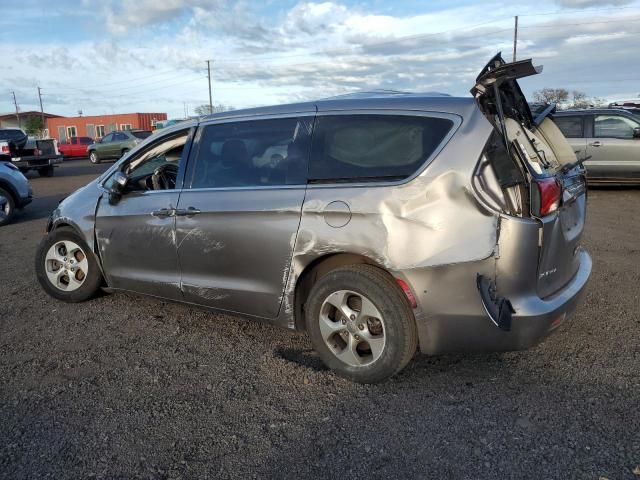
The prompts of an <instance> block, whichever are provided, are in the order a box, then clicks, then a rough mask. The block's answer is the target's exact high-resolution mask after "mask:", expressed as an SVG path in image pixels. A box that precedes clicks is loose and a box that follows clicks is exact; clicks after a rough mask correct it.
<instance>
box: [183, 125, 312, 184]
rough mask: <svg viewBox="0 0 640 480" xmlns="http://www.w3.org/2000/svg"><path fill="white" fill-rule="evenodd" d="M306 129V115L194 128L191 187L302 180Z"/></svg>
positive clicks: (294, 182) (304, 177)
mask: <svg viewBox="0 0 640 480" xmlns="http://www.w3.org/2000/svg"><path fill="white" fill-rule="evenodd" d="M311 127H312V120H311V119H310V118H284V119H274V120H252V121H244V122H234V123H221V124H217V125H207V126H205V127H203V129H201V131H200V139H199V141H198V152H197V154H196V160H195V168H194V170H193V176H192V180H191V187H192V188H209V187H214V188H218V187H254V186H266V185H300V184H305V183H306V181H307V158H308V154H309V140H310V135H311Z"/></svg>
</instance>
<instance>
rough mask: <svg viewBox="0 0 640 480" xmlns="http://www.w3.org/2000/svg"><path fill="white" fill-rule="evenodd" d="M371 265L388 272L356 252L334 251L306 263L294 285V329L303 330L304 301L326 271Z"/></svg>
mask: <svg viewBox="0 0 640 480" xmlns="http://www.w3.org/2000/svg"><path fill="white" fill-rule="evenodd" d="M363 263H364V264H368V265H373V266H375V267H377V268H379V269H381V270H384V271H385V272H387V273H390V272H389V271H388V270H387V269H386V268H384V267H383V266H382V265H380V264H379V263H378V262H376V261H375V260H373V259H371V258H369V257H367V256H365V255H362V254H358V253H349V252H336V253H329V254H326V255H323V256H321V257H318V258H315V259H314V260H313V261H311V262H310V263H309V264H307V265H306V266H305V268H304V270H303V271H302V273H301V274H300V275H299V276H298V279H297V280H296V287H295V290H294V321H295V329H296V330H299V331H304V330H305V322H304V310H303V307H304V303H305V301H306V299H307V297H308V296H309V293H310V292H311V289H312V288H313V286H314V285H315V283H316V282H317V281H318V280H319V279H320V278H322V277H323V276H324V275H326V274H327V273H329V272H331V271H333V270H335V269H336V268H339V267H344V266H346V265H357V264H363Z"/></svg>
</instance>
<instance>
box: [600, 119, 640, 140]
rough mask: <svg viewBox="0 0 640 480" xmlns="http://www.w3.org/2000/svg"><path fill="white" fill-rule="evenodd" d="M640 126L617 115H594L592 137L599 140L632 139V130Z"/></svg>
mask: <svg viewBox="0 0 640 480" xmlns="http://www.w3.org/2000/svg"><path fill="white" fill-rule="evenodd" d="M638 126H640V124H638V123H636V122H634V121H633V120H631V119H629V118H626V117H621V116H618V115H596V118H595V121H594V124H593V130H594V136H595V137H600V138H603V137H604V138H606V137H609V138H633V129H634V128H636V127H638Z"/></svg>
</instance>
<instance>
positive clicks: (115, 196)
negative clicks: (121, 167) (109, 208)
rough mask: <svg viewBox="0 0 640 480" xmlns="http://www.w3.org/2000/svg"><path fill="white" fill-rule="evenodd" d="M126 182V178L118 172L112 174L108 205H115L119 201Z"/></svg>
mask: <svg viewBox="0 0 640 480" xmlns="http://www.w3.org/2000/svg"><path fill="white" fill-rule="evenodd" d="M128 180H129V179H128V178H127V176H126V175H125V174H124V173H122V172H120V171H117V172H116V173H114V174H113V182H111V189H110V190H109V203H110V204H111V205H115V204H116V203H118V202H119V201H120V199H121V198H122V193H123V192H124V189H125V187H126V186H127V181H128Z"/></svg>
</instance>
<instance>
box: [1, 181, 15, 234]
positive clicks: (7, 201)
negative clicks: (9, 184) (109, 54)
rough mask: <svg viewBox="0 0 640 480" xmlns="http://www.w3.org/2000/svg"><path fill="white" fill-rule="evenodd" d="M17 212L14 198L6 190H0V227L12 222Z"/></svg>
mask: <svg viewBox="0 0 640 480" xmlns="http://www.w3.org/2000/svg"><path fill="white" fill-rule="evenodd" d="M15 211H16V204H15V202H14V200H13V196H12V195H11V194H10V193H9V192H7V191H6V190H5V189H4V188H0V226H2V225H6V224H7V223H9V222H10V221H11V219H12V218H13V215H14V214H15Z"/></svg>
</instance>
